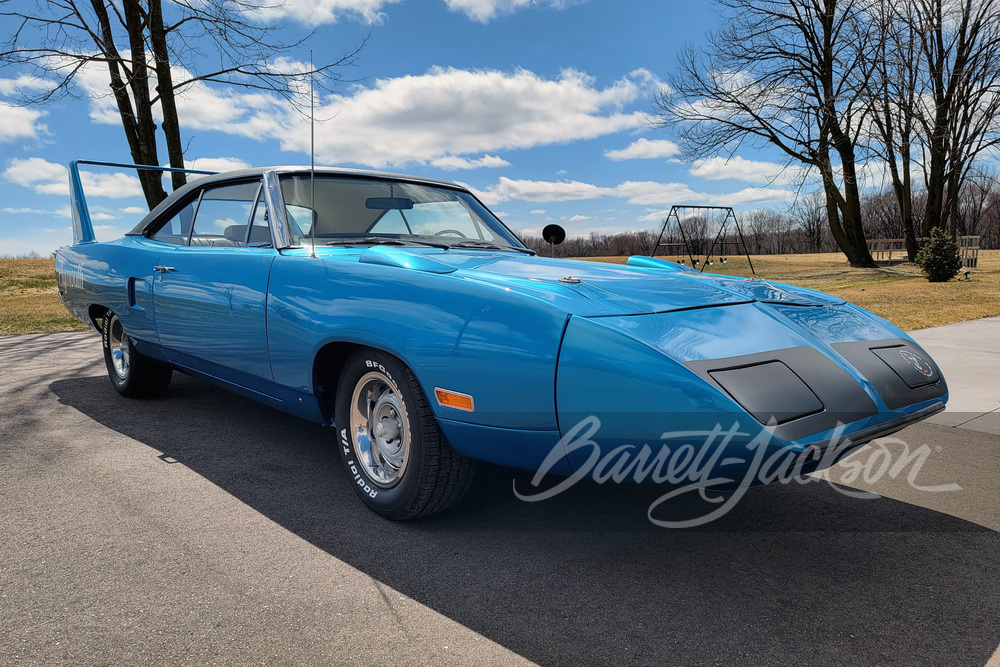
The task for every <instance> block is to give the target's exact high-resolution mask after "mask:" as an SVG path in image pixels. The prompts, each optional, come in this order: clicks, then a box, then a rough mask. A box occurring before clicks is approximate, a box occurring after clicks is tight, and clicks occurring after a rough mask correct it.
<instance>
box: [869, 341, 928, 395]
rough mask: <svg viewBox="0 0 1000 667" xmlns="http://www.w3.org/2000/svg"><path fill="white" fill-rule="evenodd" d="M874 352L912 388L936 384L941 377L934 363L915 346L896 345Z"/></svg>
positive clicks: (877, 349)
mask: <svg viewBox="0 0 1000 667" xmlns="http://www.w3.org/2000/svg"><path fill="white" fill-rule="evenodd" d="M872 352H874V353H875V356H876V357H878V358H879V359H881V360H882V361H884V362H885V363H886V365H887V366H888V367H889V368H891V369H892V370H893V372H894V373H895V374H896V375H898V376H899V379H901V380H902V381H903V382H905V383H906V384H907V386H908V387H909V388H910V389H916V388H917V387H923V386H924V385H926V384H934V383H935V382H937V381H938V380H940V379H941V375H940V374H939V373H938V372H937V369H936V368H934V364H932V363H931V362H930V360H929V359H928V358H927V357H925V356H924V355H922V354H920V352H918V351H917V350H914V349H913V348H910V347H904V346H903V345H898V346H896V347H880V348H876V349H874V350H872Z"/></svg>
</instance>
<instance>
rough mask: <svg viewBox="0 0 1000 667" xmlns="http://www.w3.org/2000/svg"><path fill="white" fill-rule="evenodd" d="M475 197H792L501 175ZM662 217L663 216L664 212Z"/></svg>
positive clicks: (681, 200) (716, 200) (771, 191)
mask: <svg viewBox="0 0 1000 667" xmlns="http://www.w3.org/2000/svg"><path fill="white" fill-rule="evenodd" d="M476 194H477V195H478V196H479V198H480V199H482V200H483V201H484V202H485V203H486V204H487V205H495V204H497V203H499V202H503V201H510V200H522V201H535V202H559V201H580V200H587V199H598V198H600V197H621V198H624V199H627V200H628V202H629V203H630V204H635V205H639V206H669V205H673V204H706V205H711V206H738V205H742V204H749V203H759V202H779V201H785V200H788V199H790V198H792V197H794V195H795V193H794V192H792V191H790V190H780V189H775V188H760V187H755V188H745V189H743V190H740V191H738V192H729V193H703V192H695V191H693V190H692V189H691V188H690V187H688V186H687V185H686V184H684V183H658V182H655V181H625V182H624V183H621V184H619V185H616V186H614V187H605V186H599V185H593V184H591V183H583V182H580V181H528V180H512V179H509V178H507V177H505V176H501V177H500V179H499V181H498V182H497V184H496V185H494V186H492V187H488V188H485V189H478V190H477V191H476ZM664 215H665V213H664Z"/></svg>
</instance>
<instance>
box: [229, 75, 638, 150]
mask: <svg viewBox="0 0 1000 667" xmlns="http://www.w3.org/2000/svg"><path fill="white" fill-rule="evenodd" d="M653 81H655V79H654V78H653V77H652V75H651V74H649V73H648V72H645V71H643V70H640V71H637V72H633V73H632V74H630V75H629V76H628V77H625V78H623V79H620V80H618V81H616V82H615V83H614V84H612V85H611V86H609V87H606V88H598V87H596V86H595V82H594V80H593V79H592V78H591V77H589V76H587V75H586V74H584V73H582V72H578V71H576V70H565V71H563V72H562V74H560V76H559V77H558V78H556V79H544V78H542V77H540V76H538V75H537V74H534V73H533V72H529V71H527V70H523V69H520V70H516V71H514V72H500V71H496V70H462V69H456V68H433V69H431V70H430V71H429V72H427V73H426V74H422V75H413V76H403V77H398V78H394V79H379V80H377V81H376V82H375V83H374V85H373V86H372V87H370V88H358V89H356V90H355V91H354V93H353V94H352V95H350V96H349V97H336V98H333V100H332V102H331V103H329V104H326V105H323V106H322V107H321V108H320V109H318V110H317V113H316V115H317V116H318V117H321V118H329V119H330V120H328V121H326V122H323V123H318V124H317V129H318V130H320V131H318V132H317V146H316V147H317V152H318V154H319V155H320V157H321V159H323V160H324V161H327V162H334V163H337V162H354V163H359V164H365V165H370V166H375V167H384V166H387V165H400V164H405V163H407V162H417V163H425V162H429V161H431V160H434V159H439V158H442V157H443V156H457V155H468V154H482V153H487V152H489V151H497V150H501V149H511V148H531V147H534V146H541V145H548V144H555V143H564V142H569V141H576V140H581V139H593V138H596V137H599V136H603V135H606V134H611V133H613V132H619V131H621V130H628V129H634V128H636V127H639V126H641V125H643V124H644V123H645V115H644V114H642V113H624V112H623V107H624V105H626V104H629V103H631V102H634V101H635V100H636V99H638V98H639V97H640V96H644V95H646V94H647V92H648V91H649V90H650V86H651V85H652V82H653ZM274 119H275V116H274V114H273V112H268V113H265V114H258V115H255V116H252V117H250V118H246V119H245V120H243V121H241V122H240V123H239V125H240V127H239V128H234V130H235V131H239V132H248V133H249V134H251V135H253V136H260V133H261V132H262V131H263V132H265V133H266V134H268V135H270V136H273V137H275V138H278V139H280V140H281V141H282V147H283V148H284V149H285V150H293V151H302V152H306V151H307V150H308V146H309V134H308V123H307V122H305V121H304V120H303V119H301V118H299V117H298V116H295V117H292V118H288V117H287V116H286V119H285V120H284V121H278V122H277V123H275V120H274ZM269 124H270V126H269ZM289 125H291V127H289Z"/></svg>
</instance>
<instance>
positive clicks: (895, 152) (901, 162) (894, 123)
mask: <svg viewBox="0 0 1000 667" xmlns="http://www.w3.org/2000/svg"><path fill="white" fill-rule="evenodd" d="M916 2H917V0H898V1H894V0H882V1H881V2H875V3H874V4H873V5H872V6H871V9H870V16H871V20H872V23H873V27H874V28H875V30H876V33H877V34H878V35H879V36H880V39H876V40H873V42H872V44H873V50H872V57H873V63H872V64H873V68H872V76H871V77H870V78H869V79H868V90H867V95H868V98H869V99H868V103H869V105H870V107H869V108H870V112H871V113H870V118H871V122H872V125H873V127H874V130H875V131H874V133H873V134H874V137H873V138H872V141H871V142H870V144H869V146H870V147H871V148H872V153H873V154H874V155H875V156H877V157H879V158H881V159H882V160H883V161H884V162H885V164H886V170H887V171H888V173H889V177H890V179H891V182H892V191H893V194H894V195H895V199H896V205H897V206H898V208H899V220H900V222H901V225H902V238H903V241H904V244H905V245H906V254H907V256H908V258H909V260H910V261H913V259H914V258H915V257H916V254H917V250H918V246H917V234H916V228H915V224H914V216H913V175H912V171H913V169H912V167H913V148H914V143H915V142H916V141H917V136H918V132H919V129H920V128H919V126H918V121H917V115H918V113H919V110H920V109H919V100H920V99H921V95H922V93H923V86H924V85H925V80H926V77H924V76H923V73H924V70H923V69H922V68H921V66H920V61H921V59H920V44H921V37H920V34H919V33H918V31H917V21H916V20H915V18H914V17H915V16H916V13H917V9H916ZM882 238H888V237H886V236H882ZM892 238H896V237H895V235H894V236H893V237H892Z"/></svg>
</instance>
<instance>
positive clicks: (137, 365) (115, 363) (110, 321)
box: [101, 310, 173, 398]
mask: <svg viewBox="0 0 1000 667" xmlns="http://www.w3.org/2000/svg"><path fill="white" fill-rule="evenodd" d="M101 342H102V344H103V346H104V364H105V365H106V366H107V367H108V377H109V378H111V384H113V385H114V387H115V389H116V390H117V391H118V393H119V394H121V395H122V396H128V397H130V398H146V397H150V396H156V395H157V394H160V393H162V392H163V390H164V389H166V388H167V386H168V385H169V384H170V378H171V376H172V375H173V370H172V369H171V368H170V367H169V366H167V365H165V364H162V363H160V362H158V361H156V360H155V359H150V358H149V357H147V356H145V355H143V354H141V353H140V352H138V351H137V350H136V349H135V344H134V343H133V342H132V339H131V338H130V337H129V335H128V334H127V333H125V328H124V327H123V326H122V323H121V320H119V319H118V316H117V315H115V314H114V312H112V311H110V310H108V311H106V312H105V313H104V317H103V318H102V321H101Z"/></svg>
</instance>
